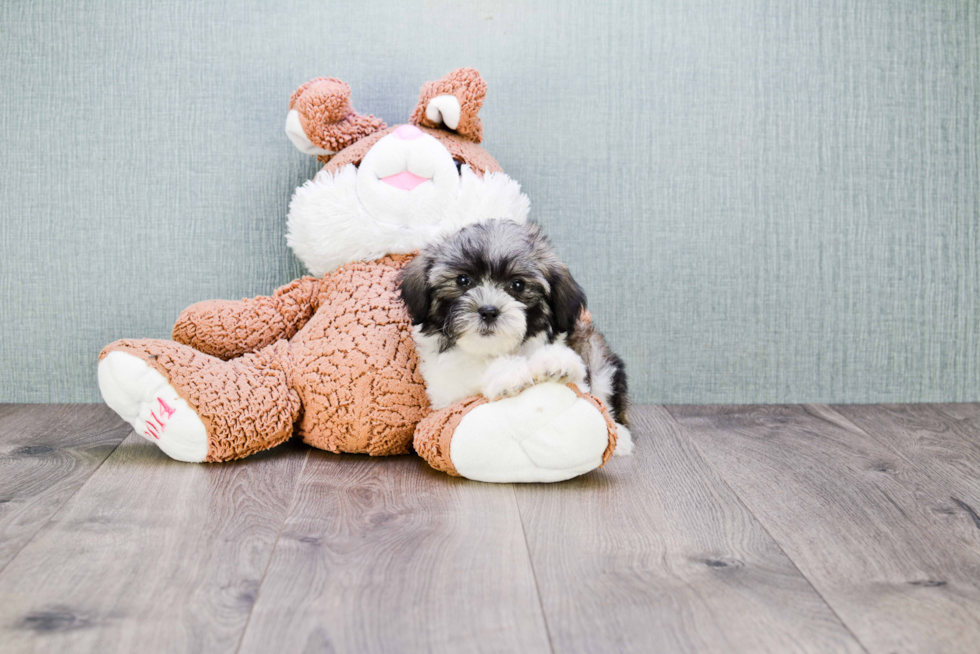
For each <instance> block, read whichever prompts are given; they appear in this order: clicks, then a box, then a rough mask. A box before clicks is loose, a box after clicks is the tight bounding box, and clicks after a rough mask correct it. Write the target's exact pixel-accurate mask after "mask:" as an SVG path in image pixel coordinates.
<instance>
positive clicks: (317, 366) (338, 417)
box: [290, 255, 429, 455]
mask: <svg viewBox="0 0 980 654" xmlns="http://www.w3.org/2000/svg"><path fill="white" fill-rule="evenodd" d="M412 258H413V255H389V256H386V257H384V258H382V259H378V260H376V261H372V262H368V263H349V264H347V265H345V266H343V267H341V268H340V269H339V270H337V271H336V272H334V273H331V274H329V275H327V276H326V277H324V278H323V280H322V283H321V285H320V291H319V299H318V301H317V303H318V306H319V309H318V310H317V312H316V314H315V315H314V316H313V318H311V319H310V321H309V322H308V323H307V324H306V326H305V327H304V328H303V329H301V330H300V331H299V333H298V334H297V335H296V336H295V337H294V338H293V339H292V340H291V341H290V348H291V352H292V355H293V367H294V371H295V373H294V380H293V384H294V385H295V386H296V388H297V389H298V390H299V394H300V397H301V398H302V401H303V409H304V412H303V416H302V418H301V419H300V422H299V426H298V428H299V433H300V435H302V437H303V440H304V441H306V442H307V443H309V444H310V445H313V446H314V447H318V448H320V449H324V450H330V451H331V452H364V453H367V454H372V455H387V454H405V453H407V452H409V451H411V444H412V435H413V433H414V432H415V425H417V424H418V422H419V421H420V420H421V419H422V418H424V417H425V416H426V415H427V414H428V413H429V399H428V396H427V395H426V393H425V385H424V382H423V380H422V375H421V374H420V373H419V371H418V355H416V353H415V345H414V343H413V341H412V331H411V330H412V324H411V319H410V318H409V316H408V311H407V309H406V308H405V305H404V304H403V303H402V302H401V298H400V297H399V295H398V279H397V278H398V271H399V270H401V268H402V267H404V266H405V265H406V264H407V263H408V262H409V261H411V260H412Z"/></svg>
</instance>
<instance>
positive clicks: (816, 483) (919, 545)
mask: <svg viewBox="0 0 980 654" xmlns="http://www.w3.org/2000/svg"><path fill="white" fill-rule="evenodd" d="M670 411H671V413H672V414H673V415H674V416H675V417H676V418H677V420H678V422H679V423H680V424H681V425H682V426H683V427H684V431H685V433H686V434H687V435H688V436H689V437H690V438H691V439H692V440H693V441H694V442H695V443H696V444H697V446H698V449H699V450H700V451H701V452H702V453H703V454H704V456H705V458H706V459H707V460H708V461H709V462H710V463H711V465H712V467H713V468H714V469H715V470H717V471H718V472H719V474H720V475H721V476H722V477H723V478H724V479H725V481H726V482H727V483H728V484H729V485H730V486H731V487H732V489H733V490H734V491H735V492H736V493H737V494H738V496H739V497H740V498H741V499H742V501H743V502H744V503H745V504H746V506H747V507H748V508H749V509H750V510H751V511H752V512H753V514H754V515H755V516H756V517H757V518H758V519H759V521H760V522H761V523H762V524H763V525H764V526H765V528H766V530H767V531H768V532H769V533H770V534H771V535H772V536H773V538H775V539H776V541H777V542H778V543H779V544H780V546H781V547H782V549H783V550H784V551H785V552H786V553H787V554H788V555H789V557H790V558H791V559H792V560H793V562H794V563H795V564H796V565H797V566H798V567H799V569H800V570H801V571H802V572H803V574H804V575H806V577H807V579H809V580H810V582H811V583H812V584H813V586H814V587H815V588H816V589H817V590H818V591H819V592H820V593H821V595H822V596H823V597H824V599H825V600H826V601H827V602H828V603H829V604H830V605H831V607H832V608H833V609H834V610H835V612H836V613H837V614H838V615H839V616H840V618H841V619H842V620H843V621H844V623H845V624H846V625H847V626H848V627H849V628H850V630H851V631H852V632H853V633H854V634H855V635H856V636H857V637H858V639H859V640H860V641H861V643H862V644H863V645H864V646H865V647H867V649H868V650H869V651H871V652H881V653H891V652H964V653H968V652H969V653H973V652H975V651H976V643H977V642H978V641H980V530H977V529H976V527H975V525H973V524H971V523H970V520H969V518H968V517H967V516H965V515H964V514H963V513H962V512H957V511H955V510H951V508H952V507H951V502H950V498H949V492H948V489H947V487H946V486H945V485H944V484H943V483H942V482H941V481H936V480H934V479H932V478H931V477H930V476H929V475H927V474H924V473H923V472H922V470H921V469H920V468H919V467H918V466H917V465H914V464H913V463H910V461H909V458H908V455H907V454H905V453H903V451H902V447H900V446H897V445H893V444H889V443H887V442H885V441H883V440H880V439H876V438H874V437H872V436H870V435H869V434H868V433H866V432H865V431H863V430H862V429H859V428H857V427H856V426H855V425H854V423H853V422H851V421H850V420H848V419H846V418H844V417H842V416H841V415H840V414H839V413H837V412H835V411H833V410H831V409H830V408H828V407H825V406H806V407H800V406H770V407H759V406H755V407H670ZM931 449H932V450H933V452H934V450H935V449H936V448H931ZM931 455H932V454H931V453H930V454H925V456H931Z"/></svg>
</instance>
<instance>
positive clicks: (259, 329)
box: [173, 277, 320, 360]
mask: <svg viewBox="0 0 980 654" xmlns="http://www.w3.org/2000/svg"><path fill="white" fill-rule="evenodd" d="M319 291H320V280H319V279H317V278H315V277H303V278H301V279H297V280H296V281H294V282H292V283H291V284H287V285H286V286H283V287H282V288H279V289H277V290H276V291H275V292H274V293H273V294H272V295H271V296H259V297H254V298H251V299H245V300H239V301H237V302H236V301H234V300H207V301H205V302H198V303H196V304H192V305H191V306H189V307H187V308H186V309H184V310H183V312H181V314H180V317H179V318H177V322H176V323H175V324H174V330H173V339H174V340H175V341H177V342H178V343H183V344H184V345H190V346H191V347H193V348H194V349H196V350H198V351H200V352H204V353H205V354H210V355H211V356H215V357H218V358H220V359H225V360H227V359H233V358H235V357H240V356H242V355H243V354H246V353H248V352H254V351H256V350H258V349H261V348H263V347H265V346H266V345H269V344H270V343H274V342H275V341H277V340H279V339H283V338H286V339H288V338H292V336H293V335H294V334H295V333H296V332H298V331H299V330H300V329H302V327H303V325H305V324H306V321H308V320H309V319H310V317H311V316H312V315H313V314H314V313H315V312H316V309H317V298H318V295H319Z"/></svg>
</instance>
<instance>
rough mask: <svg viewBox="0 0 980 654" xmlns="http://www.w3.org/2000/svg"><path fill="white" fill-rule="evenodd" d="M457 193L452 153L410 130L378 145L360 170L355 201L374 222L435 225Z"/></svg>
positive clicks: (401, 130)
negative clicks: (359, 202)
mask: <svg viewBox="0 0 980 654" xmlns="http://www.w3.org/2000/svg"><path fill="white" fill-rule="evenodd" d="M458 192H459V170H458V169H457V168H456V163H455V162H454V161H453V157H452V155H451V154H449V150H447V149H446V147H445V146H444V145H443V144H442V143H440V142H439V141H438V140H437V139H435V138H434V137H432V136H430V135H428V134H426V133H424V132H423V131H422V130H420V129H418V128H417V127H414V126H412V125H402V126H401V127H399V128H398V129H396V130H395V131H394V132H393V133H391V134H388V135H387V136H385V137H384V138H382V139H381V140H380V141H378V142H377V143H375V144H374V147H372V148H371V149H370V150H369V151H368V153H367V154H366V155H365V156H364V159H363V160H362V161H361V165H360V166H359V167H358V170H357V195H358V198H359V199H360V201H361V204H363V205H364V208H365V209H366V210H367V211H368V213H369V214H371V216H372V217H374V218H375V219H376V220H379V221H383V222H386V223H391V224H397V225H435V224H437V223H438V222H439V221H440V220H441V218H442V213H443V210H444V209H445V208H446V207H447V206H449V205H450V204H452V202H453V200H454V199H455V198H456V194H457V193H458Z"/></svg>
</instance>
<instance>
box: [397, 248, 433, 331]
mask: <svg viewBox="0 0 980 654" xmlns="http://www.w3.org/2000/svg"><path fill="white" fill-rule="evenodd" d="M431 267H432V260H431V259H430V258H429V257H427V256H426V255H425V254H420V255H418V256H417V257H415V258H414V259H412V260H411V261H410V262H409V264H408V265H407V266H405V267H404V268H403V269H402V272H401V276H400V277H399V280H398V283H399V292H400V293H401V296H402V302H404V303H405V306H406V307H408V315H410V316H411V317H412V324H413V325H418V324H419V323H421V322H423V321H424V320H425V318H426V316H428V315H429V307H430V306H431V304H432V291H431V290H430V289H429V282H428V281H427V278H428V276H429V269H430V268H431Z"/></svg>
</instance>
